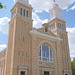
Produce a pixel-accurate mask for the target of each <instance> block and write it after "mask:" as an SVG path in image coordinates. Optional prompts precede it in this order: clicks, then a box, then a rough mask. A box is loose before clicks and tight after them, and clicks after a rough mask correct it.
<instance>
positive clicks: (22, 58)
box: [4, 0, 33, 75]
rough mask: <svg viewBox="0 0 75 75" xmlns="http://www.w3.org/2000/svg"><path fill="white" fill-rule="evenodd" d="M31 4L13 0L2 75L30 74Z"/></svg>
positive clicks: (25, 1)
mask: <svg viewBox="0 0 75 75" xmlns="http://www.w3.org/2000/svg"><path fill="white" fill-rule="evenodd" d="M32 24H33V20H32V6H31V5H30V4H29V1H28V0H15V5H14V6H13V8H12V9H11V20H10V22H9V33H8V43H7V50H6V61H5V72H4V73H5V74H4V75H30V73H31V66H30V63H31V62H30V56H29V55H31V54H30V51H31V50H30V47H31V44H30V42H31V35H30V34H29V31H30V30H31V29H32Z"/></svg>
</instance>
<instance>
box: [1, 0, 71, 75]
mask: <svg viewBox="0 0 75 75" xmlns="http://www.w3.org/2000/svg"><path fill="white" fill-rule="evenodd" d="M32 9H33V8H32V6H31V5H30V4H29V1H28V0H15V5H14V6H13V8H12V9H11V20H10V22H9V32H8V42H7V48H6V49H4V50H3V51H1V52H0V75H72V73H71V64H70V54H69V45H68V35H67V31H66V21H65V20H64V19H63V18H62V15H61V8H60V7H59V5H58V4H56V2H54V4H53V7H52V9H50V10H49V13H50V20H49V21H48V23H44V24H43V25H42V27H41V28H39V29H36V28H34V27H33V19H32Z"/></svg>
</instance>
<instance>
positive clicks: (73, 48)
mask: <svg viewBox="0 0 75 75" xmlns="http://www.w3.org/2000/svg"><path fill="white" fill-rule="evenodd" d="M67 31H68V38H69V47H70V54H71V55H70V56H71V57H72V58H75V27H74V28H67Z"/></svg>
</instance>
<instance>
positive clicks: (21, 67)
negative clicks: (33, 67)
mask: <svg viewBox="0 0 75 75" xmlns="http://www.w3.org/2000/svg"><path fill="white" fill-rule="evenodd" d="M18 68H19V69H28V66H18Z"/></svg>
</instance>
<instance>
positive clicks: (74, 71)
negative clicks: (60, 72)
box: [71, 58, 75, 75]
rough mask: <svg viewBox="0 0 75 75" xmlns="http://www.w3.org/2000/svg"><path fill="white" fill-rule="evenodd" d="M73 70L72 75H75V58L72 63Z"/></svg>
mask: <svg viewBox="0 0 75 75" xmlns="http://www.w3.org/2000/svg"><path fill="white" fill-rule="evenodd" d="M71 68H72V75H75V58H74V60H73V61H72V62H71Z"/></svg>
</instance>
